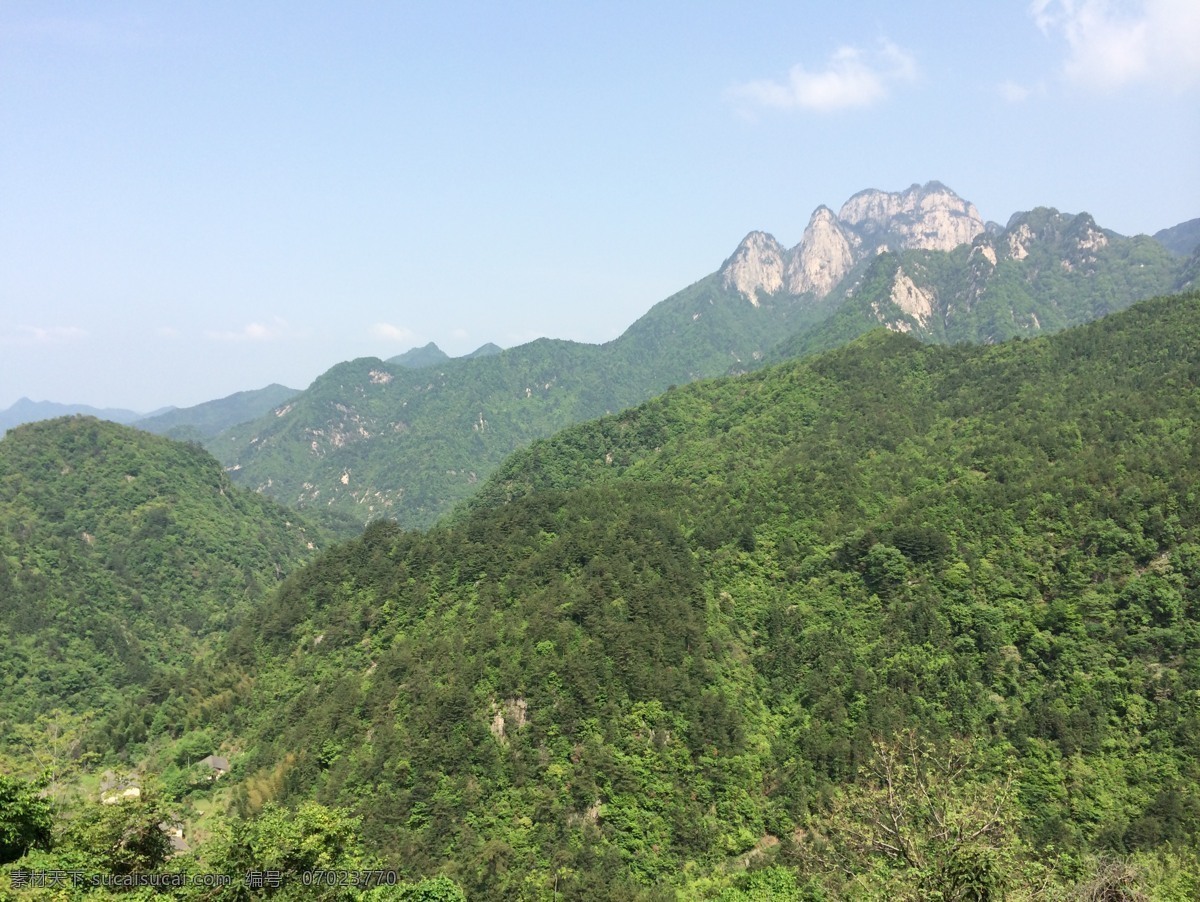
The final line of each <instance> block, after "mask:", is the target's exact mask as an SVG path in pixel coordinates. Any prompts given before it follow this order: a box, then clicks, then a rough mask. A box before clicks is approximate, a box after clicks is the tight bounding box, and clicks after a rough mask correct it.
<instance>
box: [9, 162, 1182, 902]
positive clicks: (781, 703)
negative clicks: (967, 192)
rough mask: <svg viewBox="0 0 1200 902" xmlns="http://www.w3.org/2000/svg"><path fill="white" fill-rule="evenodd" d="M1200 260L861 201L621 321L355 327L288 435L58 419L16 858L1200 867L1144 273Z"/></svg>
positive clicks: (1071, 884) (500, 878)
mask: <svg viewBox="0 0 1200 902" xmlns="http://www.w3.org/2000/svg"><path fill="white" fill-rule="evenodd" d="M943 232H944V233H945V234H943ZM963 235H969V236H970V237H969V238H968V239H967V240H966V241H965V242H960V241H959V240H958V239H959V238H960V237H961V236H963ZM1176 237H1177V236H1176ZM939 241H940V242H941V244H940V245H939V243H938V242H939ZM950 242H958V243H954V244H952V245H950ZM946 245H950V246H946ZM820 248H825V249H826V250H825V251H819V249H820ZM830 249H832V251H831V253H832V256H830V255H829V254H826V251H829V250H830ZM839 249H840V250H839ZM822 260H824V261H826V264H827V265H824V266H822V265H819V263H820V261H822ZM1197 261H1198V257H1197V256H1196V255H1193V256H1192V257H1190V258H1189V257H1187V256H1186V255H1180V254H1172V253H1170V252H1168V251H1167V250H1166V249H1165V248H1163V247H1162V246H1161V245H1160V244H1158V243H1156V242H1154V241H1152V240H1150V239H1147V238H1145V237H1144V236H1143V237H1137V238H1124V237H1122V236H1119V235H1116V234H1114V233H1112V232H1109V231H1106V230H1104V229H1102V228H1100V227H1099V226H1098V225H1097V224H1096V223H1095V222H1094V221H1092V219H1091V217H1090V216H1088V215H1087V214H1075V215H1068V214H1061V213H1059V212H1057V211H1055V210H1051V209H1048V208H1040V209H1036V210H1033V211H1029V212H1028V213H1022V214H1018V215H1017V216H1014V217H1013V218H1012V219H1010V221H1009V222H1008V224H1007V225H1005V226H999V225H997V224H990V223H984V222H981V221H980V218H979V217H978V215H977V213H976V212H975V211H974V208H973V207H972V206H971V205H970V204H968V203H966V202H964V201H962V200H961V199H958V198H957V197H956V196H954V195H953V193H952V192H949V191H948V189H946V188H945V187H944V186H941V185H938V184H936V183H931V184H930V185H926V186H923V187H919V186H914V187H913V188H911V189H908V191H905V192H899V193H896V194H887V193H885V192H863V193H861V194H859V195H856V196H855V198H851V200H850V201H849V202H847V204H846V205H844V206H843V208H842V209H841V210H840V211H839V212H838V213H837V214H834V213H833V212H832V211H831V210H828V209H819V210H818V211H816V213H814V214H813V219H812V222H811V223H810V228H809V229H808V230H806V232H805V237H804V238H803V239H802V240H801V242H800V244H799V245H797V246H796V247H795V248H791V249H787V248H784V247H782V246H781V245H779V244H778V243H777V242H775V241H774V239H772V238H770V236H767V235H765V234H763V233H752V234H751V235H750V236H748V237H747V239H746V240H745V241H743V242H742V244H741V245H740V246H739V248H738V249H737V250H736V251H735V252H734V254H733V255H731V257H730V258H729V259H728V260H727V261H726V262H725V263H724V264H723V265H722V266H721V267H720V268H719V269H718V270H717V271H716V272H714V273H713V274H711V275H710V276H708V277H706V278H705V279H702V280H701V281H700V282H697V283H696V284H694V285H692V286H690V287H689V288H688V289H685V290H684V291H682V292H680V293H678V294H676V295H675V296H673V297H672V298H669V299H668V300H667V301H664V302H663V303H662V304H660V305H658V306H656V307H655V308H654V309H653V310H651V311H650V312H649V313H648V314H647V315H646V316H645V317H643V318H642V319H640V320H639V321H638V322H637V323H635V324H634V325H633V326H631V327H630V329H629V330H628V331H627V332H626V333H625V334H624V335H622V336H621V337H620V338H618V339H616V340H614V341H613V342H610V343H608V344H606V345H585V344H579V343H572V342H556V341H550V340H545V339H543V340H539V341H537V342H533V343H530V344H528V345H523V346H521V347H518V348H511V349H508V350H505V351H492V349H487V350H486V351H485V352H484V353H483V354H476V355H473V356H471V357H469V358H460V359H450V360H447V359H442V358H443V357H444V356H445V355H444V354H442V352H441V351H440V349H438V348H437V347H436V346H428V347H426V348H423V349H415V350H416V351H418V352H419V353H415V354H410V355H407V356H406V355H401V357H403V358H404V360H403V361H402V362H385V361H381V360H378V359H375V358H368V359H364V360H359V361H350V362H347V363H344V364H340V365H338V366H337V367H334V368H333V369H332V370H330V371H329V372H328V373H326V374H324V375H323V376H322V377H321V378H320V379H318V380H317V381H316V383H314V385H313V386H311V387H310V388H309V389H307V390H305V391H303V392H299V393H295V394H292V395H290V396H288V397H283V398H281V399H279V400H278V401H277V402H274V403H273V406H271V407H270V408H269V409H268V410H266V411H265V415H263V416H261V417H260V418H259V419H257V420H255V421H253V422H252V423H251V424H250V425H249V426H246V427H235V428H234V429H232V430H226V431H225V432H222V433H219V434H217V435H215V436H213V435H211V433H210V436H209V437H208V438H207V439H206V441H207V442H208V444H210V445H213V446H217V447H219V446H220V445H221V444H222V443H228V444H229V445H230V446H231V447H232V448H233V450H234V451H235V452H236V453H239V454H245V458H244V465H243V460H237V461H235V462H232V463H227V464H226V465H225V467H223V466H222V464H221V463H218V461H216V460H215V459H213V457H212V456H210V455H209V454H208V453H207V452H206V451H205V450H204V449H203V448H202V447H200V446H199V445H198V444H197V443H196V442H195V441H194V436H195V435H196V434H198V433H200V428H201V426H200V424H199V423H197V424H188V423H187V422H181V421H178V420H176V421H174V422H169V421H164V422H163V423H160V425H161V426H163V428H166V429H168V430H180V429H193V430H195V431H194V432H192V433H191V435H192V436H193V441H191V442H182V443H181V442H177V441H172V440H169V439H168V438H165V437H160V436H155V435H151V434H149V433H148V432H146V431H143V430H139V429H135V428H132V427H129V426H122V425H118V424H115V423H107V422H102V421H99V420H96V419H94V418H90V417H67V418H60V419H56V420H52V421H49V422H45V423H36V424H27V425H23V426H20V427H18V428H15V429H13V430H12V431H11V432H10V433H9V434H8V435H7V436H5V437H4V439H3V441H0V635H3V636H4V637H5V641H4V642H3V643H0V678H2V679H3V684H4V685H5V686H6V687H8V691H6V692H5V693H4V694H3V696H2V697H0V802H3V804H0V879H2V880H5V881H8V882H10V883H12V882H13V881H15V880H16V879H17V877H18V875H19V874H29V873H31V872H34V871H36V872H39V873H59V872H62V873H67V872H70V871H80V870H81V869H82V871H85V872H89V873H91V872H94V873H114V874H118V875H130V874H134V873H138V872H159V871H162V870H167V869H169V870H172V871H177V872H179V873H193V874H214V873H216V874H220V873H227V874H247V873H248V872H249V871H251V870H257V871H259V872H262V871H266V872H270V873H277V874H278V875H279V876H280V881H281V887H280V888H279V890H278V891H277V892H276V891H275V890H274V889H273V888H270V887H267V886H265V885H264V887H262V888H261V889H256V888H255V887H253V886H252V885H250V884H248V883H245V882H243V883H240V884H239V885H237V886H230V887H226V888H224V889H222V888H220V887H212V886H208V887H206V888H204V889H203V890H202V891H192V890H190V889H187V888H183V887H181V888H179V890H178V892H177V895H179V897H181V898H200V897H203V898H230V899H232V898H247V897H250V898H258V897H260V896H265V895H273V897H275V898H279V899H285V898H312V897H314V895H313V894H314V893H316V894H317V897H322V898H344V897H359V896H362V897H365V898H423V899H445V900H451V899H453V900H461V899H463V898H465V897H469V898H484V899H487V898H498V899H499V898H505V899H507V898H550V899H553V898H559V897H563V898H579V897H583V896H592V897H595V898H626V899H662V898H686V899H719V900H721V902H746V900H753V899H764V898H770V899H783V900H789V902H798V900H801V899H823V898H827V899H853V898H874V899H893V898H934V897H936V898H945V899H968V898H1001V897H1015V898H1023V897H1034V896H1040V897H1049V898H1189V897H1194V896H1195V895H1196V891H1197V890H1200V857H1198V856H1200V846H1198V845H1197V837H1198V836H1200V769H1198V763H1197V760H1196V756H1195V749H1196V748H1197V746H1198V745H1200V719H1198V717H1197V705H1196V700H1197V699H1198V698H1200V694H1198V693H1200V671H1198V670H1197V667H1196V666H1195V662H1196V661H1197V660H1200V654H1198V650H1200V631H1198V627H1197V624H1200V520H1198V518H1197V510H1198V508H1197V505H1196V503H1195V502H1196V499H1197V497H1200V442H1198V441H1197V424H1198V423H1200V393H1198V391H1197V386H1198V385H1200V369H1198V366H1200V361H1198V359H1197V352H1196V349H1197V348H1198V347H1200V334H1198V333H1200V296H1198V295H1197V294H1196V292H1195V290H1192V291H1190V292H1188V293H1184V294H1180V295H1177V296H1174V297H1160V298H1156V299H1152V300H1147V301H1143V302H1141V303H1134V302H1133V300H1132V299H1133V298H1134V296H1136V295H1139V294H1140V293H1141V292H1143V291H1149V290H1151V288H1152V286H1153V285H1158V284H1164V285H1166V286H1167V287H1166V288H1165V289H1163V290H1173V289H1176V288H1179V287H1184V286H1186V285H1187V284H1188V280H1189V279H1192V278H1194V275H1195V272H1196V266H1197ZM835 264H836V265H835ZM839 267H840V269H839ZM835 272H837V273H838V275H837V277H836V279H835V278H834V277H833V275H831V274H833V273H835ZM801 285H804V286H806V287H804V288H803V290H800V291H799V292H798V293H795V292H794V289H797V288H798V287H799V286H801ZM1127 307H1128V308H1131V309H1124V308H1127ZM863 332H867V334H860V333H863ZM1051 332H1054V333H1055V334H1039V333H1051ZM833 345H836V347H832V348H831V349H830V350H821V349H822V348H823V347H827V346H833ZM487 351H492V352H491V353H488V352H487ZM707 375H715V376H716V377H717V378H702V377H705V376H707ZM684 383H690V384H684ZM271 390H278V391H282V392H289V391H290V390H288V389H283V388H282V387H272V389H271ZM647 395H650V396H652V397H649V398H648V399H646V396H647ZM639 398H642V399H643V400H640V401H639ZM246 400H250V401H251V402H252V403H257V404H261V403H263V402H264V401H265V400H266V395H259V396H252V397H251V398H250V399H245V398H238V399H237V400H230V402H229V404H227V405H217V409H218V410H220V409H224V410H225V411H226V414H225V415H229V416H236V415H237V413H236V412H235V411H237V410H244V409H246V408H245V407H242V406H240V405H241V404H242V402H244V401H246ZM589 411H591V412H592V413H589ZM198 412H202V413H203V414H204V415H205V416H208V415H210V414H212V418H211V421H210V425H209V426H208V427H206V428H209V429H212V428H214V427H213V426H212V425H211V424H212V423H216V422H218V421H219V420H220V417H219V416H217V415H216V414H214V413H213V410H212V409H208V408H204V406H203V405H201V408H200V410H199V411H198ZM595 412H598V414H597V413H595ZM563 421H569V422H571V423H573V425H569V426H568V427H567V428H565V429H559V428H558V426H556V425H555V424H556V423H560V422H563ZM177 434H178V433H177ZM231 436H232V437H233V438H231ZM260 446H261V447H260ZM506 447H507V448H515V450H514V451H512V453H507V454H506V453H505V450H504V449H505V448H506ZM314 461H315V462H318V463H320V462H325V463H327V464H328V466H327V467H326V468H325V469H320V468H317V467H314ZM480 462H481V463H480ZM448 464H449V465H456V466H465V467H471V466H478V469H472V470H467V472H466V473H465V474H464V473H462V472H461V471H456V470H453V469H452V468H451V467H450V466H448ZM289 466H292V467H294V468H295V470H296V471H298V472H299V473H300V474H301V475H300V477H299V478H301V479H304V478H305V476H304V474H308V479H309V481H307V482H304V481H301V482H299V483H296V482H295V481H294V480H295V479H296V478H297V476H296V474H295V473H294V472H292V471H289V469H288V468H289ZM239 467H240V469H239ZM305 468H307V469H305ZM272 474H274V475H272ZM314 477H315V478H316V479H318V480H320V482H319V483H318V482H314V481H311V480H312V479H313V478H314ZM238 481H241V482H243V483H244V484H243V485H238V484H236V483H237V482H238ZM396 485H399V486H400V487H401V490H400V491H396V490H395V489H394V488H391V486H396ZM364 486H365V487H367V488H370V487H371V486H374V488H373V489H372V490H371V493H370V494H368V495H366V496H363V495H362V492H363V491H364ZM251 489H260V490H261V491H251ZM297 490H298V491H299V493H300V497H299V498H291V497H287V496H288V494H289V493H295V492H297ZM328 491H332V492H333V493H334V500H333V503H332V504H328V503H327V499H326V493H327V492H328ZM273 492H281V493H283V494H284V496H285V498H287V500H290V501H297V500H298V501H300V506H302V507H304V508H306V509H305V510H295V509H288V508H286V507H284V506H282V505H281V504H279V503H278V502H277V501H275V500H273V499H272V498H269V497H265V495H267V494H271V493H273ZM355 493H359V494H358V495H356V494H355ZM455 498H458V499H460V500H459V502H458V503H457V504H456V506H454V507H453V508H452V509H451V508H450V504H451V502H452V501H453V500H454V499H455ZM347 509H349V510H354V511H355V512H356V513H357V514H358V522H359V523H360V524H361V522H362V520H363V519H367V520H370V521H371V522H369V523H368V524H367V526H366V528H365V530H361V529H360V530H356V532H357V535H356V537H354V538H352V539H351V540H349V541H346V542H342V543H340V544H339V543H333V542H332V538H331V533H330V531H329V528H328V527H327V526H324V525H321V524H320V522H319V521H318V519H317V518H316V516H315V515H317V514H321V515H324V514H326V513H327V512H328V511H330V510H333V511H335V512H344V511H345V510H347ZM393 512H397V513H399V514H400V515H401V516H402V517H403V518H406V519H404V520H402V521H401V522H400V523H397V522H395V520H392V519H390V518H389V517H388V514H391V513H393ZM310 513H311V514H312V515H313V516H310ZM435 517H436V518H439V520H440V522H439V523H438V524H436V525H434V526H432V527H431V528H428V529H426V530H423V531H422V530H414V529H410V528H407V526H409V525H411V524H412V523H413V522H428V521H429V520H432V519H433V518H435ZM101 768H107V769H108V773H106V774H101V773H99V771H100V769H101ZM114 786H116V787H118V788H120V789H121V798H120V799H116V798H114V797H113V796H112V795H108V796H106V795H105V793H106V792H108V791H110V790H111V789H112V788H113V787H114ZM142 796H144V797H142ZM49 799H53V800H54V804H55V805H58V806H59V807H60V808H61V809H62V810H63V811H65V812H69V816H67V817H63V818H56V817H55V816H54V812H53V810H52V808H51V806H50V803H49V801H48V800H49ZM107 802H112V804H107ZM164 825H165V826H167V827H171V829H174V826H172V825H178V827H179V829H180V831H182V832H183V833H184V834H185V835H186V836H187V837H188V839H189V840H190V841H191V842H192V849H191V850H186V849H183V848H182V847H177V848H176V850H175V852H174V857H173V858H168V856H169V855H171V854H172V851H171V844H170V843H169V842H168V841H167V837H166V833H165V832H164ZM176 839H179V840H182V839H183V837H182V836H180V835H176ZM338 872H346V873H350V872H354V873H361V872H371V873H375V872H380V873H385V872H386V873H390V874H391V879H392V880H393V881H404V882H403V884H402V885H397V886H395V887H377V888H376V889H374V890H371V891H369V892H363V893H360V892H359V891H358V890H351V889H346V890H345V891H343V888H341V887H338V888H333V887H330V888H327V889H328V891H327V892H326V890H325V889H320V888H318V889H317V890H314V889H313V888H312V887H311V886H308V885H307V884H305V883H304V882H303V881H304V875H309V879H310V880H311V876H312V875H313V874H314V873H335V874H336V873H338ZM411 881H421V882H420V883H419V884H418V883H413V882H411ZM14 885H15V884H14ZM226 890H227V891H226ZM86 892H87V890H81V893H86ZM96 892H107V891H106V890H99V889H98V890H96Z"/></svg>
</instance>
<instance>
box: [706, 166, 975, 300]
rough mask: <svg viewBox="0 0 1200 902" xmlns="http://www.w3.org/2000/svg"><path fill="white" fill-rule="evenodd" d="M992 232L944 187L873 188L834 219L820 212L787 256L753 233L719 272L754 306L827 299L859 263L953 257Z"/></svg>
mask: <svg viewBox="0 0 1200 902" xmlns="http://www.w3.org/2000/svg"><path fill="white" fill-rule="evenodd" d="M986 230H987V226H986V224H985V223H984V221H983V219H982V218H981V217H980V215H979V211H978V210H976V209H975V205H974V204H972V203H970V202H968V201H965V200H963V199H962V198H961V197H959V196H958V195H957V194H955V193H954V192H953V191H951V190H950V189H949V188H947V187H946V186H945V185H943V184H941V183H940V182H929V183H928V184H926V185H912V186H911V187H909V188H908V189H907V190H905V191H900V192H887V191H878V190H875V189H869V190H867V191H860V192H858V193H857V194H855V195H854V196H853V197H851V198H850V199H849V200H848V201H846V203H845V204H843V205H842V209H841V211H840V212H839V213H837V214H836V215H835V214H834V212H833V211H832V210H831V209H829V207H826V206H820V207H818V208H817V209H816V210H815V211H814V212H813V214H812V218H811V219H809V222H808V227H807V228H806V229H805V230H804V236H803V237H802V238H801V239H800V243H799V244H798V245H796V246H795V247H794V248H792V249H791V250H784V249H783V248H782V247H781V246H780V244H779V242H778V241H776V240H775V239H774V238H772V237H771V236H770V235H767V234H765V233H763V232H751V233H750V234H749V235H747V236H746V238H745V239H744V240H743V241H742V243H741V244H740V245H739V246H738V249H737V250H736V251H735V252H734V254H733V256H732V257H730V258H729V259H728V260H727V261H726V262H725V265H724V266H723V267H722V268H721V274H722V278H723V280H724V284H725V285H726V286H727V287H730V288H736V289H737V291H739V292H740V293H741V294H742V295H743V296H745V297H746V298H747V299H748V300H749V301H750V302H751V303H752V304H755V305H756V306H757V304H758V303H759V297H758V295H759V292H765V293H767V294H774V293H775V292H778V291H779V290H780V289H783V290H785V291H787V293H788V294H812V295H814V296H816V297H817V298H823V297H825V296H826V295H828V294H829V293H830V292H831V291H833V289H834V288H836V287H837V285H838V283H840V282H841V281H842V279H843V278H845V277H846V275H847V274H848V273H849V272H850V270H851V269H853V268H854V266H855V265H857V264H858V263H859V262H861V261H863V260H865V259H868V258H870V257H872V256H874V255H875V254H877V253H879V252H881V251H883V250H941V251H948V250H952V249H953V248H956V247H958V246H959V245H963V244H970V243H971V241H973V240H974V239H975V237H976V236H978V235H980V234H982V233H984V232H985V231H986Z"/></svg>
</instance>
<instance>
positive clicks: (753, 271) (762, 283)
mask: <svg viewBox="0 0 1200 902" xmlns="http://www.w3.org/2000/svg"><path fill="white" fill-rule="evenodd" d="M785 254H786V251H785V250H784V248H783V245H781V244H780V243H779V242H778V241H776V240H775V239H774V237H772V236H771V235H768V234H767V233H766V232H751V233H750V234H749V235H747V236H746V237H745V238H743V239H742V243H741V244H739V245H738V246H737V250H735V251H734V252H733V256H731V257H730V258H729V259H728V260H726V261H725V263H724V264H722V266H721V270H720V272H721V283H722V284H723V285H724V286H725V287H726V288H734V289H736V290H737V291H738V292H739V293H741V294H742V295H744V296H745V297H746V299H747V300H748V301H750V303H751V304H753V305H754V306H755V307H757V306H758V293H759V291H765V292H766V293H767V294H774V293H775V292H777V291H779V289H781V288H782V287H783V271H784V256H785Z"/></svg>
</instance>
